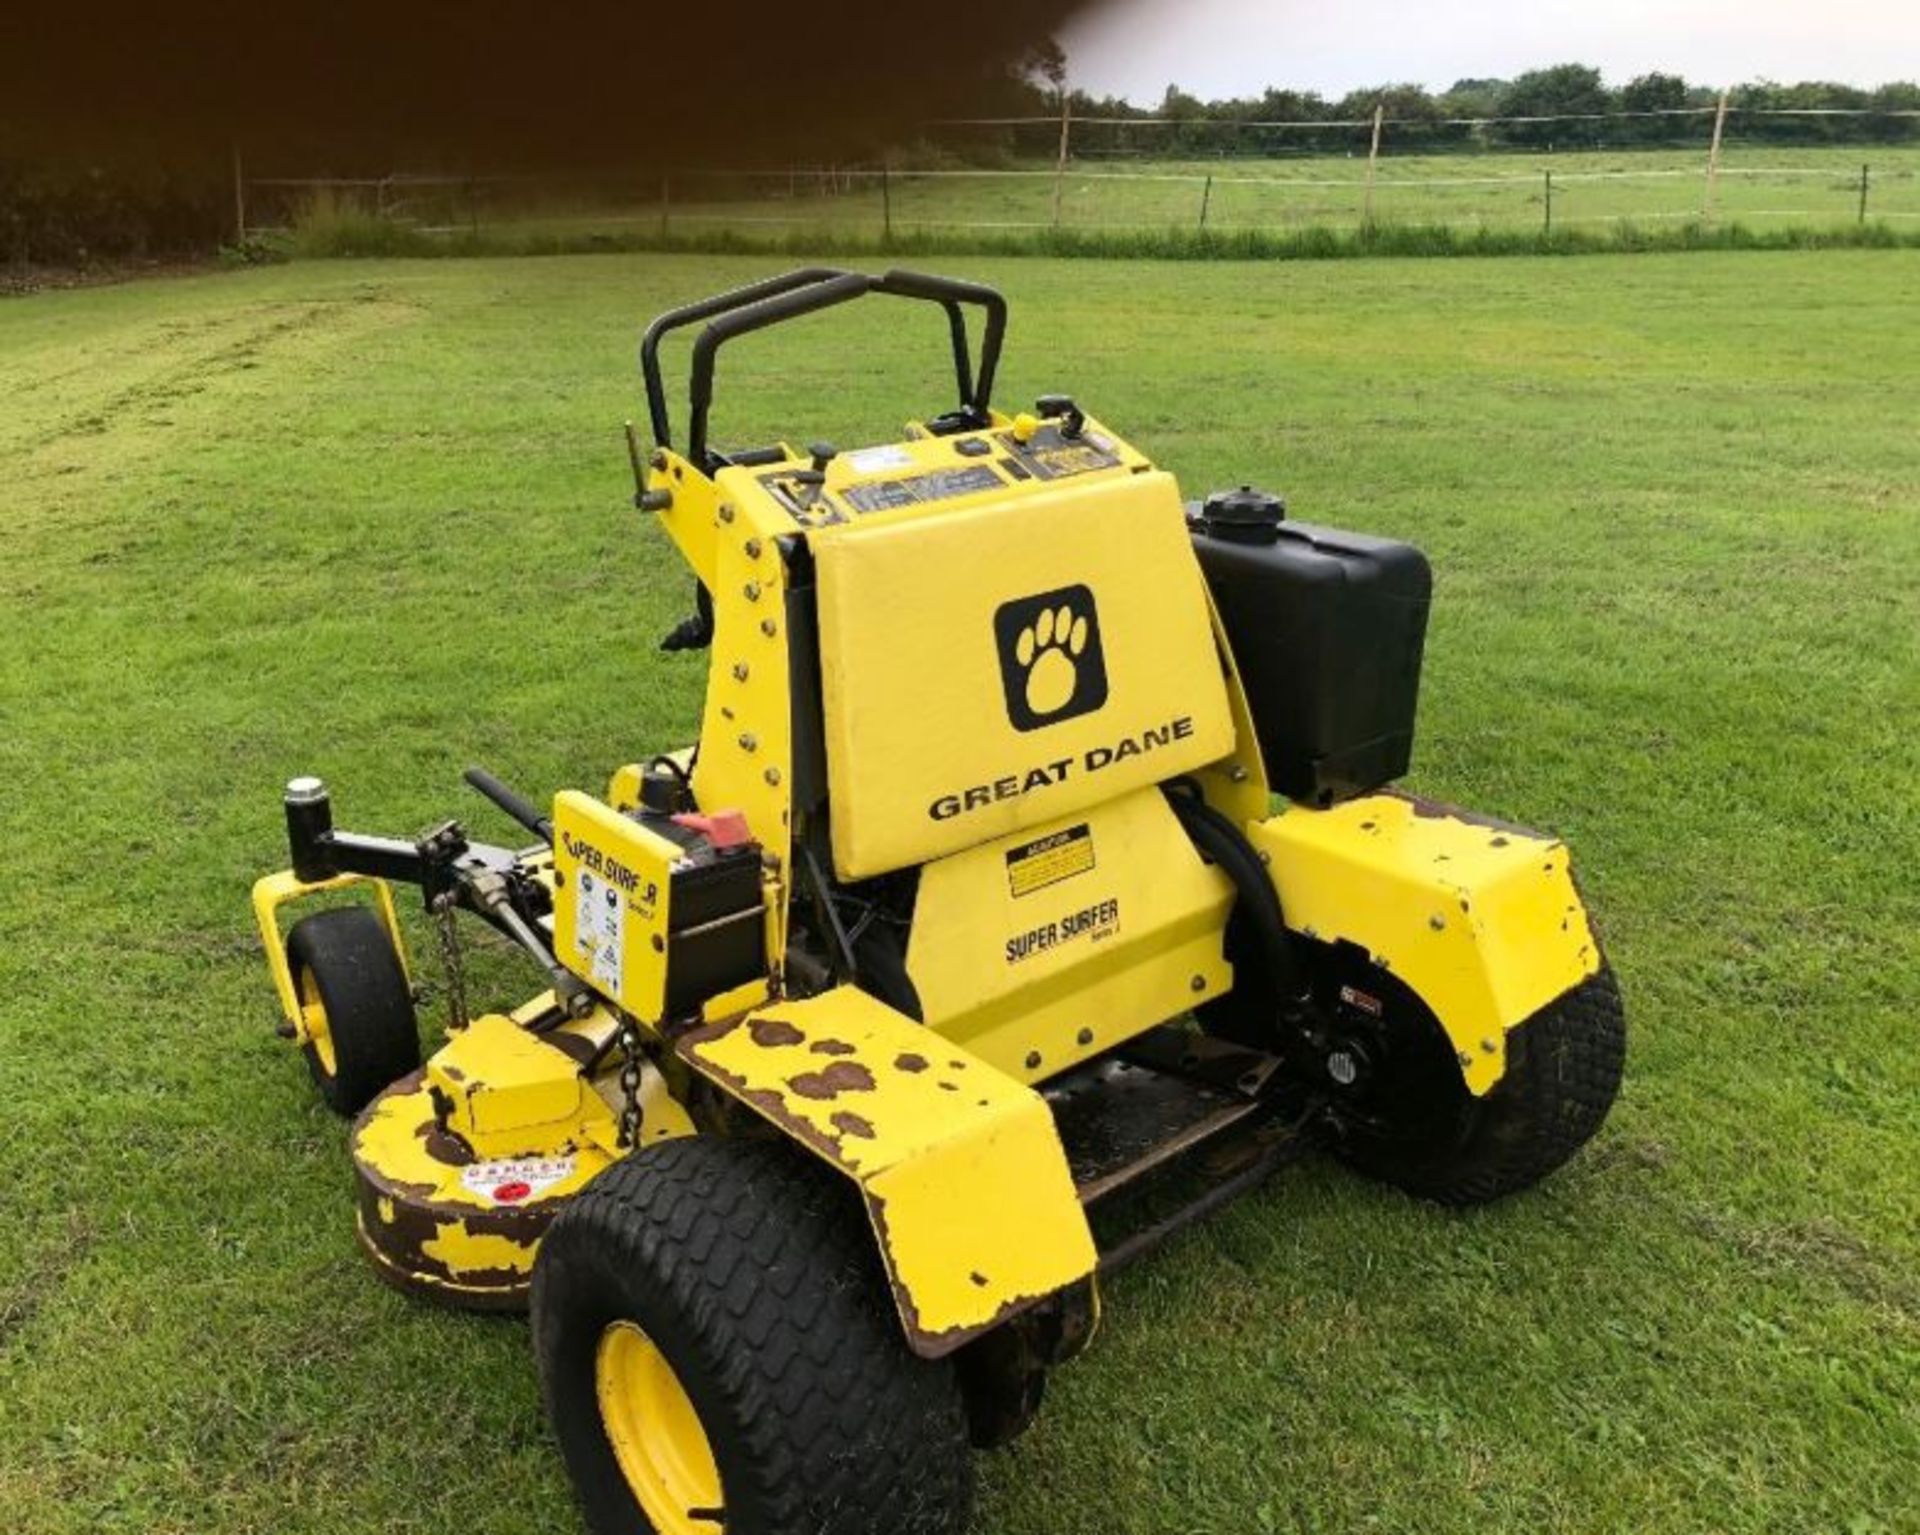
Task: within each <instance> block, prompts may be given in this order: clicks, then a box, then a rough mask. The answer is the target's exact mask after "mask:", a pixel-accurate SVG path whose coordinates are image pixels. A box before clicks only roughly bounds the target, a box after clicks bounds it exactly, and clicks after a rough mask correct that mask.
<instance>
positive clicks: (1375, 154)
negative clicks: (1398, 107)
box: [1360, 102, 1387, 229]
mask: <svg viewBox="0 0 1920 1535" xmlns="http://www.w3.org/2000/svg"><path fill="white" fill-rule="evenodd" d="M1386 116H1387V108H1386V103H1385V102H1379V103H1376V104H1375V106H1374V109H1373V142H1372V143H1370V144H1369V145H1368V146H1367V194H1366V206H1365V208H1364V209H1363V210H1362V212H1361V215H1360V222H1361V223H1362V224H1363V225H1365V226H1366V227H1367V228H1368V229H1372V228H1373V172H1374V167H1375V166H1377V165H1378V164H1379V163H1380V125H1381V123H1383V122H1384V121H1385V120H1386Z"/></svg>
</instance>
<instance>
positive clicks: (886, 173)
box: [880, 160, 893, 245]
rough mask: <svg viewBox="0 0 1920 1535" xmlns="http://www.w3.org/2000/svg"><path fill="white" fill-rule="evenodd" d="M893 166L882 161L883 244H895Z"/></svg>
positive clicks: (881, 239) (881, 216)
mask: <svg viewBox="0 0 1920 1535" xmlns="http://www.w3.org/2000/svg"><path fill="white" fill-rule="evenodd" d="M891 171H892V167H891V166H889V165H888V163H887V162H886V161H885V160H882V161H881V162H880V241H881V243H882V244H883V245H891V244H893V179H892V175H891Z"/></svg>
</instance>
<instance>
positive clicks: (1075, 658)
mask: <svg viewBox="0 0 1920 1535" xmlns="http://www.w3.org/2000/svg"><path fill="white" fill-rule="evenodd" d="M812 544H813V548H814V553H815V558H816V561H817V565H818V572H819V606H820V656H821V674H822V675H821V682H822V694H823V703H824V706H825V725H826V746H827V778H828V786H829V790H830V793H831V799H832V804H833V856H834V863H835V865H836V867H837V868H838V870H839V872H840V874H841V875H842V876H843V877H845V878H849V879H859V878H864V877H866V876H868V875H873V874H880V873H884V872H886V871H887V870H890V869H899V868H904V867H907V866H908V865H911V864H919V863H925V862H928V861H929V860H932V859H935V858H939V857H941V856H943V855H944V854H947V853H952V852H955V851H957V850H958V849H960V848H964V847H971V846H974V845H976V844H978V843H981V842H985V841H988V840H990V839H992V838H994V837H1000V836H1005V835H1007V834H1009V833H1011V832H1017V831H1020V830H1022V829H1025V828H1028V827H1034V826H1039V825H1043V824H1046V823H1048V822H1051V821H1054V820H1056V819H1058V818H1060V817H1062V816H1065V815H1068V814H1071V813H1072V812H1074V811H1077V810H1081V809H1084V808H1086V807H1088V806H1090V805H1094V804H1098V803H1100V802H1101V801H1104V800H1111V799H1115V798H1117V797H1118V796H1120V795H1122V794H1125V793H1127V792H1128V791H1129V790H1133V789H1139V788H1142V787H1144V786H1145V785H1147V784H1151V783H1158V782H1161V781H1163V780H1165V779H1167V778H1170V777H1172V776H1174V775H1176V774H1179V773H1186V772H1191V771H1193V770H1194V769H1196V768H1199V767H1201V766H1203V765H1205V764H1206V763H1209V762H1212V761H1214V760H1216V759H1218V758H1220V757H1223V756H1225V755H1226V754H1227V753H1228V752H1230V751H1231V750H1232V749H1233V739H1234V736H1233V717H1232V713H1231V711H1230V708H1229V705H1228V701H1227V688H1226V681H1225V676H1224V672H1223V667H1222V663H1221V659H1220V655H1219V652H1218V650H1217V648H1216V647H1215V644H1214V640H1213V633H1212V628H1211V623H1210V620H1209V617H1208V610H1207V596H1206V588H1205V585H1204V582H1203V580H1202V577H1201V574H1200V567H1199V563H1198V562H1197V561H1196V560H1195V558H1194V555H1193V549H1192V546H1191V543H1190V541H1189V539H1188V535H1187V530H1186V518H1185V513H1184V512H1183V510H1182V508H1181V504H1180V497H1179V492H1178V491H1177V490H1176V489H1175V486H1174V482H1173V479H1172V477H1171V476H1169V475H1166V474H1163V473H1160V472H1157V471H1151V472H1145V473H1140V474H1130V475H1127V476H1124V477H1121V478H1104V479H1097V480H1087V481H1080V482H1073V481H1069V482H1067V483H1065V484H1063V485H1061V486H1060V487H1059V488H1057V489H1051V490H1048V491H1046V492H1043V493H1037V494H1036V493H1027V494H1023V495H1021V496H1019V497H1016V498H1012V499H1009V500H1007V501H1004V502H991V503H987V504H985V505H980V506H974V507H968V508H963V509H955V510H953V511H950V512H946V513H944V514H943V515H940V516H937V517H924V518H915V519H909V520H904V521H903V520H885V519H878V520H875V521H873V522H866V523H863V522H859V521H853V522H847V523H843V524H839V525H837V526H832V527H824V528H820V529H817V530H815V532H814V533H813V534H812Z"/></svg>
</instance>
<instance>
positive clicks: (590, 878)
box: [573, 869, 627, 998]
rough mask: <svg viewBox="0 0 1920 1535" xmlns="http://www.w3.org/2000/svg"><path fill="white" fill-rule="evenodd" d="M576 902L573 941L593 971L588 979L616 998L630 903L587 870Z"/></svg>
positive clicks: (577, 886)
mask: <svg viewBox="0 0 1920 1535" xmlns="http://www.w3.org/2000/svg"><path fill="white" fill-rule="evenodd" d="M573 898H574V908H573V941H574V944H575V946H576V947H577V948H578V949H579V951H580V953H581V956H582V957H583V958H585V959H586V960H587V962H588V965H589V966H590V967H591V970H592V974H591V976H590V977H589V979H591V980H592V982H593V984H594V985H595V986H597V987H599V988H600V990H601V991H604V992H605V993H606V994H607V995H608V996H610V997H616V998H617V997H618V996H619V995H620V964H621V958H622V956H623V954H624V953H625V949H626V927H627V903H626V901H625V900H624V899H623V898H622V897H621V895H620V892H619V891H618V890H617V889H615V888H614V887H613V886H612V885H609V884H608V883H607V882H606V881H605V880H603V879H600V878H598V877H597V876H595V875H593V874H591V873H589V872H588V871H587V870H585V869H582V870H581V871H580V877H579V879H578V880H577V881H576V882H575V885H574V897H573Z"/></svg>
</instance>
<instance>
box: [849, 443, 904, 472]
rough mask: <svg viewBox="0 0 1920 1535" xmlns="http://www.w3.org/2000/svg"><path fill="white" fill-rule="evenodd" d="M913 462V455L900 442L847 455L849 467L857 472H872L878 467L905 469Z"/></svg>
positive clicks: (863, 449)
mask: <svg viewBox="0 0 1920 1535" xmlns="http://www.w3.org/2000/svg"><path fill="white" fill-rule="evenodd" d="M912 463H913V455H912V454H911V453H909V452H908V451H907V450H906V449H905V448H903V447H900V446H899V445H898V444H889V445H888V446H886V447H884V448H862V449H860V450H859V452H857V453H849V454H848V455H847V467H848V468H849V469H851V470H853V472H854V473H855V474H872V473H873V472H874V470H876V469H905V468H907V467H908V466H909V465H910V464H912Z"/></svg>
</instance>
